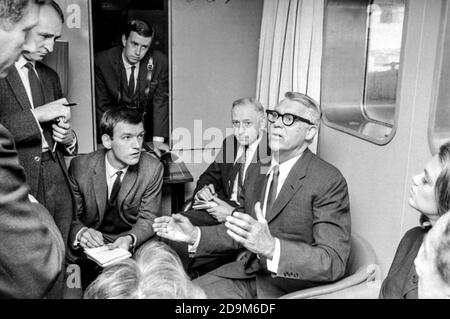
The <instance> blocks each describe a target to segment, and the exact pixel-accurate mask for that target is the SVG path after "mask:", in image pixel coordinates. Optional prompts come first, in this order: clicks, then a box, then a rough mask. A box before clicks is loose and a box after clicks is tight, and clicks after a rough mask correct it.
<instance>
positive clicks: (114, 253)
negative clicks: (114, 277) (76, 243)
mask: <svg viewBox="0 0 450 319" xmlns="http://www.w3.org/2000/svg"><path fill="white" fill-rule="evenodd" d="M84 252H85V253H86V255H87V257H88V258H89V259H91V260H93V261H95V262H96V263H97V264H99V265H100V266H102V267H107V266H110V265H112V264H115V263H117V262H119V261H121V260H124V259H127V258H130V257H131V253H130V252H129V251H128V250H125V249H123V248H114V249H111V250H110V249H109V247H108V246H106V245H105V246H101V247H97V248H85V249H84Z"/></svg>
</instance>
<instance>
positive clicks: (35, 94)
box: [25, 62, 45, 107]
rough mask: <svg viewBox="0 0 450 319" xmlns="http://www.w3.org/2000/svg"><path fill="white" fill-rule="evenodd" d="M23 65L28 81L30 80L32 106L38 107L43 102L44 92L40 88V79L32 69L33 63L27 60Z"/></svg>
mask: <svg viewBox="0 0 450 319" xmlns="http://www.w3.org/2000/svg"><path fill="white" fill-rule="evenodd" d="M25 67H26V68H27V69H28V81H29V82H30V89H31V96H32V98H33V106H34V107H39V106H41V105H44V104H45V102H44V101H45V100H44V92H43V90H42V85H41V81H39V78H38V77H37V74H36V72H35V71H34V67H33V64H32V63H31V62H28V63H27V64H25Z"/></svg>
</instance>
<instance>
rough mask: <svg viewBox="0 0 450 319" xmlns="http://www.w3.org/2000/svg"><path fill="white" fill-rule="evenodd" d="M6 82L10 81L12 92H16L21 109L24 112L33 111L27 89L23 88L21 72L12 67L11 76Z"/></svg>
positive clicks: (9, 75)
mask: <svg viewBox="0 0 450 319" xmlns="http://www.w3.org/2000/svg"><path fill="white" fill-rule="evenodd" d="M6 81H8V84H9V86H10V87H11V90H12V91H13V92H14V95H15V96H16V98H17V101H18V102H19V104H20V107H21V108H22V109H23V110H29V109H31V103H30V100H29V99H28V95H27V92H26V91H25V87H24V86H23V83H22V80H21V79H20V75H19V72H18V71H17V69H16V68H15V67H12V68H11V69H10V71H9V74H8V76H7V77H6Z"/></svg>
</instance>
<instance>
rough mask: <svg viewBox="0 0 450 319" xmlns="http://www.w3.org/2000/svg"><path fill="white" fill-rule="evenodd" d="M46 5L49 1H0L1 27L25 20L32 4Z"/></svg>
mask: <svg viewBox="0 0 450 319" xmlns="http://www.w3.org/2000/svg"><path fill="white" fill-rule="evenodd" d="M32 2H33V3H36V4H38V5H42V4H46V3H48V2H49V1H48V0H0V27H2V28H3V29H5V27H6V26H7V25H14V24H16V23H17V22H19V21H20V20H21V19H22V18H23V14H24V12H25V10H26V8H27V7H28V6H29V4H30V3H32Z"/></svg>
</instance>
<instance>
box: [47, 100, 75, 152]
mask: <svg viewBox="0 0 450 319" xmlns="http://www.w3.org/2000/svg"><path fill="white" fill-rule="evenodd" d="M63 105H64V106H75V105H78V103H65V104H63ZM63 120H64V117H63V116H61V117H59V118H58V123H61V121H63ZM56 145H58V142H56V141H55V143H54V144H53V150H52V153H55V151H56Z"/></svg>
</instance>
